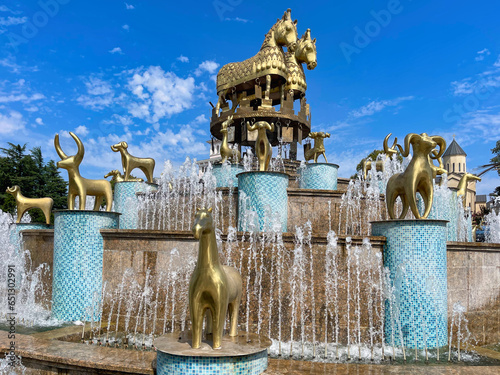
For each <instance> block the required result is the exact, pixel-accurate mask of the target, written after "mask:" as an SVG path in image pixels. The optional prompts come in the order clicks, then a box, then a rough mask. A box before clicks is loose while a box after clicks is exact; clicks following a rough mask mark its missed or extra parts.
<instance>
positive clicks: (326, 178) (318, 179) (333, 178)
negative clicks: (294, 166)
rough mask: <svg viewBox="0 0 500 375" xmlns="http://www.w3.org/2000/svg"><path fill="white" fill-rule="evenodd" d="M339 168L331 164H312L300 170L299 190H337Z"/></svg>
mask: <svg viewBox="0 0 500 375" xmlns="http://www.w3.org/2000/svg"><path fill="white" fill-rule="evenodd" d="M338 169H339V166H338V165H337V164H331V163H312V164H306V166H305V167H303V168H299V169H298V172H299V188H301V189H315V190H337V172H338Z"/></svg>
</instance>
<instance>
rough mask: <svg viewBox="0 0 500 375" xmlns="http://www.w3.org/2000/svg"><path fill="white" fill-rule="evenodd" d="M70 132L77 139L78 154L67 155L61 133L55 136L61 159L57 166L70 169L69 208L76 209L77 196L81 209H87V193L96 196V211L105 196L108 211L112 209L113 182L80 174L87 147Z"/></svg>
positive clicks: (55, 144)
mask: <svg viewBox="0 0 500 375" xmlns="http://www.w3.org/2000/svg"><path fill="white" fill-rule="evenodd" d="M69 134H70V135H71V136H72V137H73V139H74V140H75V142H76V144H77V146H78V151H77V152H76V155H73V156H67V155H66V154H65V153H64V151H63V150H62V149H61V146H60V144H59V134H56V136H55V138H54V146H55V148H56V151H57V154H58V155H59V157H60V158H61V161H58V162H57V168H64V169H66V170H67V171H68V177H69V186H68V209H69V210H74V209H75V198H76V196H78V197H79V198H80V207H79V209H80V210H85V201H86V200H87V195H92V196H95V203H94V211H98V210H99V207H100V206H101V203H102V200H103V198H106V211H111V207H112V205H113V192H112V190H111V184H110V183H109V181H107V180H89V179H87V178H83V177H82V176H81V175H80V163H81V162H82V160H83V156H84V155H85V148H84V147H83V143H82V141H81V140H80V139H79V138H78V137H77V136H76V135H75V134H74V133H72V132H69Z"/></svg>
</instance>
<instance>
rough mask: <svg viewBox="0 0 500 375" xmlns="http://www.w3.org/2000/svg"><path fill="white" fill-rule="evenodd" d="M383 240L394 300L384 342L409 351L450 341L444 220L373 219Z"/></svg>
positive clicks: (387, 309)
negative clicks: (383, 237)
mask: <svg viewBox="0 0 500 375" xmlns="http://www.w3.org/2000/svg"><path fill="white" fill-rule="evenodd" d="M371 224H372V235H373V236H385V237H386V238H387V242H386V244H385V245H384V266H385V267H387V268H388V269H389V278H390V283H391V286H393V287H394V290H395V292H394V297H393V298H391V300H390V301H386V305H385V341H386V343H387V344H389V345H390V344H392V342H394V343H395V345H397V346H400V345H401V339H402V340H403V342H404V346H405V347H406V348H415V347H418V348H419V349H424V347H425V346H427V348H436V347H441V346H444V345H446V344H447V338H448V300H447V289H448V282H447V270H446V221H444V220H389V221H374V222H372V223H371Z"/></svg>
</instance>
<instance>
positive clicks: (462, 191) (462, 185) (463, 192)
mask: <svg viewBox="0 0 500 375" xmlns="http://www.w3.org/2000/svg"><path fill="white" fill-rule="evenodd" d="M469 181H481V177H478V176H476V175H474V174H472V173H468V172H465V173H464V175H463V176H462V178H461V179H460V182H459V183H458V186H457V188H458V191H457V197H462V202H463V206H464V207H465V200H466V198H467V185H468V183H469Z"/></svg>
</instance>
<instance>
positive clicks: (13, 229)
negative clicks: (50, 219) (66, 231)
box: [9, 223, 54, 252]
mask: <svg viewBox="0 0 500 375" xmlns="http://www.w3.org/2000/svg"><path fill="white" fill-rule="evenodd" d="M28 229H37V230H40V229H43V230H45V229H54V226H53V225H47V224H44V223H12V224H11V225H10V228H9V230H10V234H9V236H10V243H11V244H13V245H14V246H15V247H16V249H17V251H18V252H19V251H21V246H22V235H23V234H22V231H23V230H28Z"/></svg>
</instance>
